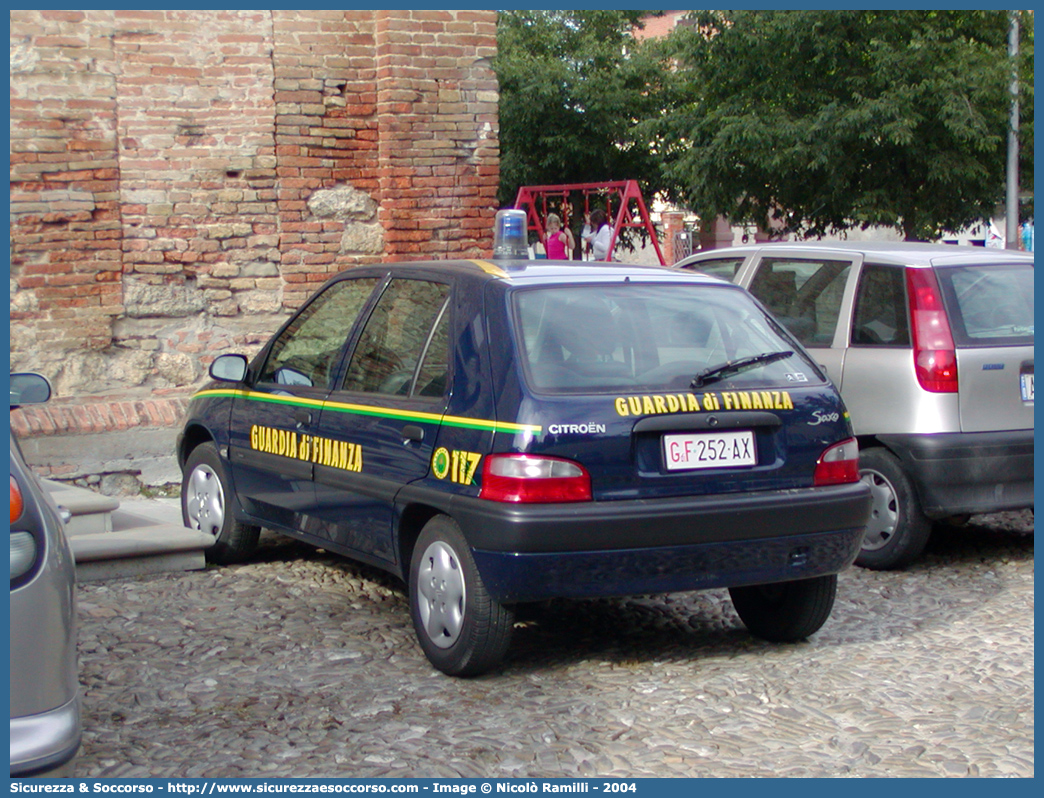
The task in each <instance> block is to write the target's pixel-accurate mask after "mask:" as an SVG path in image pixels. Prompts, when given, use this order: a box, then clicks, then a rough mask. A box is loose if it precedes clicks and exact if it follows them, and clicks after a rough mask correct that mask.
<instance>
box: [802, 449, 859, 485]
mask: <svg viewBox="0 0 1044 798" xmlns="http://www.w3.org/2000/svg"><path fill="white" fill-rule="evenodd" d="M858 481H859V444H858V443H856V439H855V438H849V439H848V440H846V441H841V443H835V444H834V445H833V446H830V447H829V448H827V449H826V450H825V451H824V452H823V454H821V455H820V456H819V460H817V461H816V473H815V475H814V476H813V477H812V484H813V485H816V486H820V485H843V484H845V483H848V482H858Z"/></svg>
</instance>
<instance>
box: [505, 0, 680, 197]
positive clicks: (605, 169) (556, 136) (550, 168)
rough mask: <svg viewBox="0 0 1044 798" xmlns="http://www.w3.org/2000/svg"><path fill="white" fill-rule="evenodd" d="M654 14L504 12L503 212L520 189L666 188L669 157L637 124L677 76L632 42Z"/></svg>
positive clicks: (654, 110) (650, 112) (652, 112)
mask: <svg viewBox="0 0 1044 798" xmlns="http://www.w3.org/2000/svg"><path fill="white" fill-rule="evenodd" d="M649 13H650V12H648V11H616V10H582V11H514V10H513V11H501V12H500V13H499V15H498V27H497V56H496V58H495V60H494V63H493V66H494V70H495V71H496V74H497V78H498V80H499V82H500V111H499V116H500V150H501V157H500V190H499V193H498V201H499V202H500V203H501V204H502V205H510V204H511V203H513V202H514V200H515V196H516V194H517V192H518V188H519V186H523V185H549V184H561V183H587V182H595V181H605V180H637V181H638V182H639V184H640V185H641V187H642V190H643V191H647V190H649V189H650V188H651V187H653V186H656V187H658V183H659V178H660V174H659V168H660V163H661V161H660V158H659V157H658V156H656V155H654V154H653V153H652V152H651V151H650V147H649V143H648V141H646V140H643V139H640V138H635V137H634V135H633V131H634V126H635V124H636V123H637V122H638V121H640V120H643V119H647V118H649V117H651V116H653V115H655V114H656V113H657V111H658V110H659V106H658V103H659V102H660V101H661V99H660V98H661V97H662V92H661V91H660V90H659V89H658V84H659V83H660V82H661V81H662V80H663V79H664V77H665V76H666V75H668V74H669V72H668V70H667V69H666V67H665V65H664V64H663V63H662V62H660V61H657V60H655V59H654V58H651V57H648V56H647V55H646V50H647V48H645V47H642V46H641V45H640V43H639V42H638V41H636V40H635V38H634V36H633V35H632V30H633V28H634V27H635V26H637V25H639V24H640V22H639V20H640V17H642V16H645V15H647V14H649Z"/></svg>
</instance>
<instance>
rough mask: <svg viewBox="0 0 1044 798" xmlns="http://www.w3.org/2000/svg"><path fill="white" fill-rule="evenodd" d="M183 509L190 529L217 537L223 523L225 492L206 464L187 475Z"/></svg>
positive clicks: (216, 476)
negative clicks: (187, 480)
mask: <svg viewBox="0 0 1044 798" xmlns="http://www.w3.org/2000/svg"><path fill="white" fill-rule="evenodd" d="M185 510H186V512H187V514H188V517H189V522H190V526H191V527H192V529H198V530H199V531H200V532H205V533H206V534H208V535H212V536H213V537H214V538H217V537H218V535H220V534H221V529H222V527H223V526H224V523H225V493H224V491H222V490H221V480H220V479H219V478H218V475H217V473H215V471H214V469H212V468H211V467H210V466H208V465H202V464H201V465H198V466H196V468H195V470H194V471H193V472H192V474H191V476H190V477H189V494H188V496H187V497H186V498H185Z"/></svg>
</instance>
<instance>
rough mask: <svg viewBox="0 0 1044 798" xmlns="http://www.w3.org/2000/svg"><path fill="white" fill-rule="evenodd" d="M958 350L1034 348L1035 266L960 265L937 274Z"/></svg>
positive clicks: (944, 269) (938, 270) (937, 270)
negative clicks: (964, 348)
mask: <svg viewBox="0 0 1044 798" xmlns="http://www.w3.org/2000/svg"><path fill="white" fill-rule="evenodd" d="M935 273H936V275H938V278H939V285H940V287H941V288H942V292H943V301H944V302H945V303H946V309H947V311H948V314H949V317H950V326H951V328H952V330H953V336H954V339H955V342H956V343H957V345H958V346H1005V345H1016V344H1019V345H1021V344H1032V343H1033V267H1032V266H1031V265H1029V264H1007V265H1003V264H998V265H984V266H959V267H953V268H949V267H948V268H941V269H936V270H935Z"/></svg>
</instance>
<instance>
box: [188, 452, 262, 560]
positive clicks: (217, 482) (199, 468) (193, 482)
mask: <svg viewBox="0 0 1044 798" xmlns="http://www.w3.org/2000/svg"><path fill="white" fill-rule="evenodd" d="M229 495H230V491H229V486H228V479H227V478H226V476H225V469H224V466H223V465H222V464H221V457H220V456H219V455H218V451H217V448H216V447H215V446H214V444H213V443H210V442H207V443H201V444H200V445H199V446H197V447H196V448H195V449H193V450H192V453H191V454H190V455H189V456H188V459H187V460H186V461H185V467H184V469H183V470H182V479H181V517H182V519H183V521H184V524H185V526H187V527H188V528H189V529H197V530H199V531H200V532H203V533H205V534H207V535H210V536H212V537H213V538H214V545H213V546H211V547H210V548H209V549H207V550H206V551H205V552H204V555H205V556H206V558H207V560H208V561H210V562H213V563H221V564H225V563H233V562H240V561H242V560H244V559H245V558H247V557H249V556H250V555H251V554H252V553H253V552H254V549H255V548H256V547H257V539H258V536H259V535H260V534H261V528H260V527H257V526H251V525H249V524H242V523H240V522H239V521H237V520H236V519H235V518H233V517H232V508H231V507H229V506H228V505H227V502H226V497H227V496H229Z"/></svg>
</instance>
